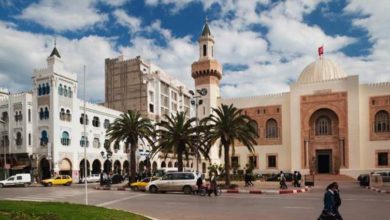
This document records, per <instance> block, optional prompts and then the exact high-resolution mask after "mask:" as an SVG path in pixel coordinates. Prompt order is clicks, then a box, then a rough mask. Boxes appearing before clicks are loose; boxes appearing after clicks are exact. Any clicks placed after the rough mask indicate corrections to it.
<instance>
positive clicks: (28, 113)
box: [0, 48, 129, 181]
mask: <svg viewBox="0 0 390 220" xmlns="http://www.w3.org/2000/svg"><path fill="white" fill-rule="evenodd" d="M63 65H64V63H63V61H62V59H61V56H60V54H59V52H58V50H57V49H56V48H54V49H53V52H52V53H51V55H50V56H49V57H48V58H47V67H45V68H43V69H39V70H34V73H33V75H32V90H31V91H29V92H23V93H18V94H10V93H9V92H8V91H7V90H6V89H2V90H1V91H0V117H1V118H0V119H1V124H0V126H1V127H0V131H1V140H2V141H1V145H0V147H1V148H0V155H2V156H1V164H4V159H6V161H7V164H8V165H7V166H6V168H7V170H8V171H9V172H10V174H14V173H18V172H31V173H32V175H33V176H34V177H37V179H45V178H48V177H50V176H52V175H54V174H67V175H70V176H72V177H73V180H74V181H78V180H79V178H81V177H83V176H84V147H85V146H86V147H87V162H86V163H87V172H88V175H89V174H91V173H100V172H101V171H103V170H104V171H106V172H110V171H113V172H114V173H125V172H127V170H128V164H129V163H128V160H127V154H126V152H125V149H124V148H123V145H121V144H120V145H119V146H115V147H114V146H108V145H107V137H106V129H107V128H108V126H109V124H110V123H111V122H113V121H114V120H115V119H116V118H117V117H118V116H119V115H120V114H121V112H119V111H115V110H112V109H109V108H106V107H104V106H100V105H96V104H92V103H86V104H85V111H86V120H85V123H86V133H84V129H83V126H84V119H83V115H84V102H83V100H80V99H78V98H77V97H78V93H77V91H78V86H79V84H78V81H77V76H76V74H74V73H70V72H68V71H66V70H65V68H64V66H63ZM105 145H106V147H104V146H105ZM107 149H109V150H108V151H107ZM110 151H112V152H113V153H112V157H111V158H109V157H107V153H108V152H110ZM2 167H3V166H2Z"/></svg>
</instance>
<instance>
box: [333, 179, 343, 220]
mask: <svg viewBox="0 0 390 220" xmlns="http://www.w3.org/2000/svg"><path fill="white" fill-rule="evenodd" d="M333 185H334V186H335V187H334V205H335V213H336V216H337V219H338V220H342V219H343V217H342V216H341V215H340V212H339V207H340V206H341V197H340V191H339V184H337V182H333Z"/></svg>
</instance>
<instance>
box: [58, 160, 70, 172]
mask: <svg viewBox="0 0 390 220" xmlns="http://www.w3.org/2000/svg"><path fill="white" fill-rule="evenodd" d="M60 170H72V168H71V165H70V163H69V161H68V160H65V159H64V160H62V161H61V164H60Z"/></svg>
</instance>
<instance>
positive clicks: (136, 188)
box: [131, 186, 139, 191]
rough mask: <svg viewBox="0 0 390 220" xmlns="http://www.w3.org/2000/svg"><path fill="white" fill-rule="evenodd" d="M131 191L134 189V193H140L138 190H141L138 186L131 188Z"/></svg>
mask: <svg viewBox="0 0 390 220" xmlns="http://www.w3.org/2000/svg"><path fill="white" fill-rule="evenodd" d="M131 189H132V190H133V191H138V190H139V188H138V186H133V187H131Z"/></svg>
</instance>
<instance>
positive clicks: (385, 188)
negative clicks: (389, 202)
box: [366, 186, 390, 194]
mask: <svg viewBox="0 0 390 220" xmlns="http://www.w3.org/2000/svg"><path fill="white" fill-rule="evenodd" d="M366 189H368V190H371V191H374V192H377V193H387V194H390V186H383V187H381V188H377V187H371V186H366Z"/></svg>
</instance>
